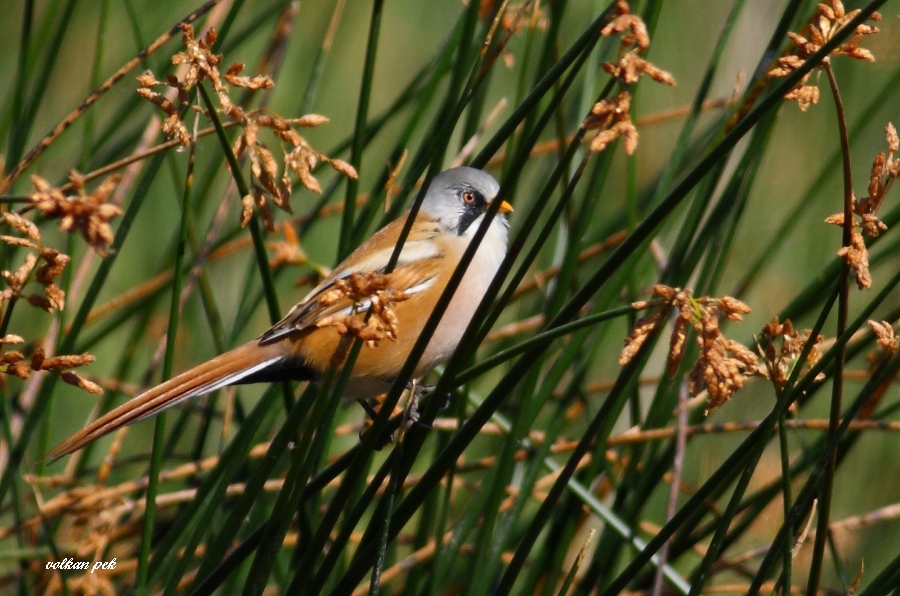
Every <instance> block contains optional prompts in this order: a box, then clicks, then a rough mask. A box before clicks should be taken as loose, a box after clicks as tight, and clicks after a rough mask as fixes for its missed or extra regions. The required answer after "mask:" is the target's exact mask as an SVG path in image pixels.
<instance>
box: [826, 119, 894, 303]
mask: <svg viewBox="0 0 900 596" xmlns="http://www.w3.org/2000/svg"><path fill="white" fill-rule="evenodd" d="M885 140H886V141H887V145H888V151H887V155H885V153H884V152H881V153H879V154H878V155H876V156H875V159H874V160H873V162H872V171H871V173H870V175H869V187H868V191H869V194H868V196H865V197H863V198H861V199H857V198H856V195H853V197H852V202H853V205H852V211H853V213H854V214H855V215H856V216H858V217H859V221H856V220H855V219H854V220H853V222H852V223H851V226H852V228H853V229H852V231H851V233H850V245H849V246H844V247H841V249H840V250H839V251H838V253H837V254H838V256H840V257H842V258H843V259H844V260H846V261H847V263H848V264H849V265H850V267H851V268H852V269H853V271H854V273H855V274H856V284H857V286H859V289H861V290H862V289H868V288H870V287H872V276H871V274H870V273H869V252H868V249H867V248H866V241H865V238H864V237H863V233H865V234H867V235H869V236H870V237H872V238H875V237H877V236H878V235H879V234H880V233H881V232H883V231H885V230H887V225H886V224H885V223H884V222H883V221H881V220H880V219H878V211H879V210H880V209H881V206H882V204H884V198H885V196H886V195H887V193H888V191H889V190H890V189H891V186H893V183H894V180H896V179H897V178H898V177H900V159H897V158H895V155H896V154H897V153H898V152H900V139H898V136H897V130H896V129H895V128H894V125H893V124H891V123H888V125H887V127H886V128H885ZM825 223H827V224H832V225H836V226H840V227H843V225H844V214H843V213H835V214H834V215H830V216H828V217H827V218H825ZM860 230H861V231H860Z"/></svg>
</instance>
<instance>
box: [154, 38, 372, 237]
mask: <svg viewBox="0 0 900 596" xmlns="http://www.w3.org/2000/svg"><path fill="white" fill-rule="evenodd" d="M182 30H183V36H182V39H183V41H184V46H185V50H184V51H182V52H179V53H178V54H175V56H173V57H172V62H173V63H174V64H184V65H186V67H187V69H186V73H185V74H184V75H183V77H182V79H181V80H179V79H178V78H176V77H174V76H169V77H167V78H166V80H165V81H159V80H157V79H156V77H154V76H153V74H152V73H144V74H142V75H140V76H139V77H138V83H139V84H140V85H141V88H140V89H138V93H139V94H140V95H141V96H142V97H144V98H146V99H147V100H149V101H150V102H152V103H153V104H155V105H157V106H158V107H159V108H160V109H162V110H163V111H164V112H165V113H166V118H165V120H164V121H163V124H162V127H163V131H164V132H165V133H166V135H168V136H169V137H170V138H177V139H178V140H179V142H180V143H181V144H182V145H185V146H187V145H189V144H190V143H191V136H190V134H189V133H188V129H187V127H186V126H185V125H184V123H183V122H182V121H181V119H180V116H179V110H178V107H177V106H176V105H175V104H173V103H172V101H170V100H169V99H168V98H167V97H166V96H164V95H163V94H162V93H159V92H157V91H154V90H153V89H152V87H155V86H157V85H164V86H168V87H170V88H171V89H172V90H174V91H176V92H177V96H178V98H179V102H180V103H181V104H182V105H187V102H188V98H189V95H188V93H187V92H188V91H189V90H190V89H191V88H192V87H193V86H195V85H197V84H199V83H201V82H202V81H203V80H206V79H208V80H209V81H210V83H211V84H212V86H213V89H214V90H215V92H216V96H217V97H218V100H219V110H217V111H220V112H221V113H222V114H224V115H225V116H227V117H228V118H230V119H231V120H232V122H233V123H236V124H237V125H238V126H240V127H241V129H242V131H243V132H242V133H241V135H240V136H239V137H238V138H237V140H236V141H235V142H234V145H233V147H232V150H233V152H234V154H235V156H236V157H238V158H240V157H243V156H245V155H246V156H248V157H249V158H250V173H251V183H252V185H253V188H252V190H251V193H250V194H248V195H247V196H245V197H242V199H241V225H242V226H246V225H247V223H248V222H249V221H250V218H251V217H252V216H253V212H254V208H255V209H258V210H259V212H260V216H261V218H262V221H263V224H264V225H265V227H266V229H267V230H269V231H273V230H274V219H273V217H272V212H271V209H270V208H269V205H268V199H269V198H271V201H272V202H273V203H274V204H275V205H276V206H277V207H279V208H281V209H283V210H284V211H287V212H288V213H292V209H291V203H290V198H291V192H292V182H291V177H290V173H291V172H293V173H294V174H296V175H297V177H298V179H299V181H300V183H301V184H302V185H303V186H304V187H306V188H307V189H309V190H311V191H312V192H315V193H321V192H322V187H321V185H320V184H319V181H318V180H317V179H316V178H315V176H313V174H312V171H313V169H314V168H315V167H316V165H318V163H319V162H325V163H327V164H329V165H330V166H331V167H332V168H333V169H334V170H336V171H337V172H339V173H340V174H343V175H344V176H347V177H350V178H354V179H355V178H356V177H357V174H356V170H355V169H354V168H353V166H351V165H350V164H348V163H347V162H344V161H342V160H340V159H333V158H330V157H328V156H326V155H324V154H322V153H320V152H318V151H316V150H315V149H313V148H312V147H311V146H310V145H309V144H308V143H307V142H306V140H305V139H304V138H303V136H302V135H301V134H300V133H299V132H298V131H297V128H298V127H300V128H308V127H312V126H319V125H320V124H324V123H325V122H328V119H327V118H326V117H324V116H320V115H318V114H308V115H306V116H302V117H300V118H284V117H282V116H280V115H279V114H277V113H275V112H273V111H271V110H263V109H259V110H249V111H247V110H244V109H243V108H241V107H240V106H238V105H236V104H235V103H234V102H232V100H231V98H230V96H229V86H231V87H234V88H240V89H250V90H253V91H258V90H263V89H271V88H273V87H274V86H275V83H274V81H272V79H271V78H270V77H269V76H266V75H257V76H254V77H248V76H244V75H241V74H240V73H241V72H243V70H244V68H245V66H244V65H243V64H241V63H239V62H238V63H234V64H232V65H231V66H230V67H229V68H228V70H227V71H226V72H225V74H224V75H223V74H221V73H220V72H219V68H218V67H219V65H221V63H222V56H221V55H220V54H214V53H213V52H212V50H211V49H210V48H211V47H212V44H213V43H214V42H215V39H216V34H215V31H214V30H212V29H210V30H209V32H207V34H206V35H205V36H204V37H203V38H202V39H196V38H195V35H194V30H193V27H191V25H182ZM198 111H200V112H201V113H204V114H206V115H207V116H209V114H208V113H206V112H205V111H203V110H198ZM261 129H268V130H270V131H271V132H272V134H274V136H275V137H276V138H277V139H278V140H279V142H280V143H286V144H288V145H289V146H290V149H288V150H286V149H285V148H284V146H282V148H281V153H282V155H283V166H279V161H278V160H277V159H276V157H275V153H277V151H275V152H273V151H272V150H271V149H270V148H269V147H267V146H266V145H265V144H264V143H263V142H262V141H260V139H259V133H260V130H261ZM279 170H281V174H280V175H279Z"/></svg>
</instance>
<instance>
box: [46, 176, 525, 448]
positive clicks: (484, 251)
mask: <svg viewBox="0 0 900 596" xmlns="http://www.w3.org/2000/svg"><path fill="white" fill-rule="evenodd" d="M499 191H500V185H499V184H498V182H497V181H496V180H495V179H494V178H493V177H492V176H491V175H490V174H488V173H487V172H484V171H482V170H479V169H475V168H471V167H467V166H460V167H456V168H452V169H449V170H445V171H443V172H441V173H440V174H438V175H436V176H435V177H434V179H433V180H432V182H431V184H430V185H429V187H428V189H427V191H426V193H425V196H424V198H423V200H422V202H421V207H420V209H419V211H418V213H417V214H416V216H415V219H414V221H413V224H412V227H411V228H410V231H409V234H408V236H407V238H406V240H405V242H404V243H403V246H402V249H401V251H400V255H399V258H398V259H397V261H396V265H395V267H394V268H393V270H391V271H390V272H387V266H388V264H389V261H390V258H391V255H392V253H393V252H394V250H395V247H396V245H397V244H398V242H399V239H400V236H401V231H402V229H403V227H404V224H405V223H406V221H407V216H408V215H409V212H407V213H406V214H404V215H401V216H400V217H399V218H398V219H396V220H394V221H393V222H391V223H389V224H387V225H386V226H384V227H383V228H381V229H380V230H378V231H377V232H375V233H374V234H373V235H372V236H370V237H369V239H368V240H366V241H365V242H363V243H362V244H361V245H360V246H359V247H358V248H357V249H356V250H354V251H353V252H352V253H351V254H350V255H349V256H348V257H347V258H346V259H345V260H344V261H343V262H341V263H340V264H339V265H338V266H337V267H336V268H335V269H334V270H333V271H332V272H331V274H330V275H328V276H327V277H326V278H325V279H324V280H323V281H322V282H321V283H320V284H319V285H318V286H316V287H315V288H314V289H313V290H312V291H311V292H309V294H307V295H306V297H304V298H303V299H302V300H301V301H300V302H298V303H297V304H296V305H295V306H294V307H293V308H291V309H290V311H289V312H288V313H287V314H286V315H285V316H284V318H282V319H281V320H280V321H279V322H278V323H276V324H275V325H273V326H272V327H270V328H269V329H268V330H266V331H265V332H264V333H263V334H262V335H260V336H259V337H257V338H256V339H255V340H253V341H250V342H249V343H245V344H243V345H241V346H238V347H237V348H234V349H232V350H230V351H228V352H225V353H223V354H220V355H219V356H216V357H215V358H212V359H211V360H209V361H207V362H204V363H203V364H200V365H198V366H196V367H194V368H191V369H190V370H187V371H185V372H183V373H181V374H179V375H177V376H175V377H172V378H171V379H169V380H167V381H165V382H163V383H161V384H159V385H157V386H155V387H153V388H152V389H149V390H147V391H145V392H143V393H141V394H140V395H138V396H136V397H134V398H133V399H131V400H129V401H127V402H125V403H124V404H122V405H120V406H118V407H117V408H115V409H113V410H111V411H110V412H108V413H107V414H105V415H103V416H101V417H100V418H98V419H97V420H95V421H94V422H92V423H90V424H89V425H87V426H86V427H85V428H83V429H82V430H80V431H78V432H77V433H75V434H73V435H72V436H71V437H69V438H68V439H66V440H64V441H63V442H61V443H60V444H59V445H57V446H56V447H54V448H53V449H52V450H51V451H50V453H49V454H48V455H47V459H48V460H49V461H51V462H53V461H56V460H58V459H60V458H62V457H64V456H65V455H68V454H70V453H73V452H75V451H78V450H79V449H81V448H82V447H84V446H85V445H87V444H88V443H91V442H92V441H94V440H96V439H98V438H100V437H102V436H104V435H106V434H108V433H111V432H113V431H114V430H117V429H118V428H120V427H123V426H126V425H129V424H132V423H134V422H137V421H139V420H143V419H146V418H149V417H151V416H154V415H156V414H158V413H159V412H161V411H163V410H165V409H167V408H170V407H172V406H174V405H176V404H178V403H180V402H182V401H184V400H186V399H190V398H193V397H199V396H201V395H205V394H208V393H211V392H213V391H216V390H218V389H221V388H223V387H225V386H228V385H237V384H246V383H262V382H269V383H272V382H277V381H284V380H294V381H313V382H315V381H316V380H319V379H321V377H322V376H323V375H324V374H325V372H326V371H327V370H328V369H329V367H333V366H335V365H336V364H340V361H339V360H336V358H337V357H338V356H340V350H341V349H343V350H344V352H346V345H347V343H348V342H347V341H346V340H345V339H344V338H345V337H346V335H347V333H348V331H347V330H348V328H350V327H352V328H354V329H356V330H357V331H358V332H359V330H360V329H363V333H361V334H359V337H360V338H361V339H364V340H367V341H366V343H367V345H364V346H363V347H362V348H361V349H360V351H359V353H358V355H357V359H356V361H355V364H354V366H353V369H352V371H351V373H350V379H349V382H348V385H347V387H346V390H345V396H344V397H345V398H347V399H354V398H355V399H362V398H367V397H372V396H375V395H378V394H380V393H383V392H385V391H386V390H387V389H388V388H389V387H390V385H391V384H392V383H393V381H394V380H395V379H396V377H397V376H399V373H400V371H401V368H402V367H403V365H404V364H405V362H406V359H407V357H408V355H409V354H410V351H411V350H412V347H413V345H414V344H415V343H416V340H417V339H418V337H419V335H420V334H421V332H422V329H423V327H424V326H425V323H426V322H427V320H428V318H429V316H430V315H431V313H432V312H433V310H434V307H435V306H436V304H437V302H438V299H439V298H440V296H441V294H442V293H443V291H444V288H446V287H447V283H448V282H449V280H450V278H451V276H452V275H453V272H454V271H455V269H456V267H457V265H458V264H459V262H460V260H461V258H462V256H463V253H464V252H465V250H466V248H467V247H468V246H469V244H470V242H471V241H472V239H473V237H474V236H475V234H476V231H477V230H478V229H479V226H480V224H481V222H482V220H483V219H484V217H485V216H486V214H487V213H488V209H489V208H490V206H491V204H492V202H493V201H494V200H495V199H497V197H498V193H499ZM512 210H513V208H512V206H511V205H510V204H509V203H508V202H506V201H505V200H501V202H500V205H499V206H498V207H497V209H496V214H495V216H494V218H493V219H492V220H491V223H490V226H489V227H488V229H487V233H486V234H485V236H484V237H483V238H482V240H481V243H480V244H479V245H478V248H477V250H476V251H475V254H474V257H473V259H472V261H471V262H470V264H469V266H468V268H467V270H466V272H465V274H464V276H463V278H462V280H461V281H460V283H459V285H458V287H457V288H456V290H455V292H454V294H453V297H452V298H451V300H450V302H449V305H448V306H447V309H446V310H445V312H444V314H443V316H442V318H441V320H440V322H439V324H438V326H437V328H436V330H435V332H434V333H433V335H432V337H431V339H430V340H429V341H428V345H427V347H426V348H425V351H424V353H423V354H422V356H421V358H420V359H419V361H418V364H417V366H416V368H415V372H414V373H413V378H414V379H418V378H421V377H423V376H424V375H425V374H427V373H428V372H429V371H431V370H432V369H434V368H435V367H436V366H438V365H439V364H441V363H443V362H446V361H447V360H448V359H449V358H450V356H451V355H452V354H453V351H454V350H455V349H456V347H457V345H458V344H459V342H460V339H461V338H462V335H463V333H464V332H465V329H466V327H467V326H468V324H469V321H470V320H471V318H472V315H473V313H474V310H475V308H476V307H477V306H478V304H479V302H480V301H481V299H482V297H483V296H484V295H485V293H486V291H487V289H488V286H489V285H490V283H491V281H492V280H493V278H494V276H495V275H496V273H497V271H498V270H499V268H500V264H501V262H502V261H503V258H504V257H505V256H506V250H507V238H508V227H509V224H508V221H507V219H506V216H505V214H506V213H509V212H511V211H512ZM367 285H368V286H370V288H369V290H368V292H369V293H368V294H367V295H366V293H365V292H366V288H365V286H367ZM360 292H362V296H361V295H360ZM373 305H374V306H373ZM369 311H371V312H369ZM385 311H388V312H385ZM367 313H368V315H369V319H376V321H375V323H376V325H375V326H374V327H373V325H372V324H371V323H370V324H369V326H368V327H367V325H366V324H367V322H368V320H367V319H366V315H367ZM378 325H380V328H379V327H378ZM372 329H375V330H376V331H379V330H380V333H375V334H374V335H375V337H372V334H371V333H370V334H369V335H368V336H366V335H364V332H365V331H366V330H369V331H372Z"/></svg>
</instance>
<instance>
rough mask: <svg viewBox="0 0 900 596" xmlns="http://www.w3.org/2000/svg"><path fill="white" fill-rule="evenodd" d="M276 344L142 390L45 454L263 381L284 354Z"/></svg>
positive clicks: (254, 345) (241, 350)
mask: <svg viewBox="0 0 900 596" xmlns="http://www.w3.org/2000/svg"><path fill="white" fill-rule="evenodd" d="M283 355H284V354H283V351H282V348H281V346H279V345H278V344H277V343H275V344H268V345H260V344H259V343H258V342H256V341H253V342H250V343H248V344H244V345H243V346H240V347H238V348H235V349H233V350H231V351H229V352H225V353H224V354H221V355H220V356H216V357H215V358H213V359H212V360H209V361H208V362H204V363H203V364H201V365H199V366H197V367H195V368H192V369H190V370H188V371H186V372H183V373H181V374H180V375H178V376H176V377H173V378H171V379H169V380H168V381H166V382H164V383H162V384H160V385H157V386H156V387H154V388H153V389H150V390H148V391H145V392H144V393H142V394H140V395H138V396H137V397H135V398H134V399H132V400H130V401H128V402H126V403H124V404H122V405H121V406H119V407H118V408H116V409H115V410H112V411H111V412H109V413H107V414H105V415H103V416H101V417H100V418H98V419H97V420H95V421H94V422H92V423H91V424H89V425H88V426H86V427H85V428H83V429H81V430H80V431H78V432H77V433H75V434H74V435H72V436H71V437H69V438H68V439H66V440H65V441H63V442H62V443H60V444H59V445H57V446H56V447H54V448H53V450H52V451H51V452H50V453H49V454H48V455H47V459H48V460H49V461H51V462H54V461H56V460H58V459H59V458H61V457H63V456H64V455H68V454H69V453H73V452H75V451H78V450H79V449H81V448H82V447H84V446H85V445H87V444H88V443H90V442H91V441H94V440H95V439H99V438H100V437H102V436H103V435H105V434H108V433H111V432H112V431H114V430H116V429H118V428H121V427H123V426H126V425H128V424H131V423H133V422H137V421H138V420H142V419H144V418H147V417H149V416H153V415H154V414H158V413H159V412H162V411H163V410H165V409H166V408H171V407H172V406H174V405H175V404H177V403H179V402H182V401H184V400H186V399H189V398H192V397H197V396H200V395H205V394H207V393H211V392H212V391H215V390H217V389H221V388H222V387H225V386H226V385H233V384H235V383H240V382H241V381H244V380H246V381H250V380H251V379H248V377H254V378H253V379H252V380H253V381H256V380H264V378H265V373H264V371H265V370H266V369H267V368H269V367H275V368H277V367H278V364H279V363H281V360H282V357H283Z"/></svg>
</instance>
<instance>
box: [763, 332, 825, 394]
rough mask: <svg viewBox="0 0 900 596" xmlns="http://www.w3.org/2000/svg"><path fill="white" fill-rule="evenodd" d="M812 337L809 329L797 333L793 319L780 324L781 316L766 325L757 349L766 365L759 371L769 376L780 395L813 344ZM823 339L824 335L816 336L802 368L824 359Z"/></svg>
mask: <svg viewBox="0 0 900 596" xmlns="http://www.w3.org/2000/svg"><path fill="white" fill-rule="evenodd" d="M811 334H812V331H811V330H809V329H804V330H803V331H796V330H795V329H794V326H793V324H792V323H791V321H790V320H787V321H785V322H784V323H781V322H779V321H778V317H775V318H774V319H772V321H771V322H769V323H766V325H765V326H763V329H762V333H761V334H760V338H759V346H760V347H759V348H758V349H759V352H760V355H761V356H762V359H763V366H762V367H760V369H759V372H760V374H762V375H764V376H766V377H768V379H769V380H770V381H772V384H773V385H775V388H776V389H777V390H778V391H779V392H780V391H781V390H782V389H784V386H785V385H786V384H787V381H788V379H789V378H790V376H791V373H792V372H793V370H794V368H795V367H796V366H797V364H798V362H797V359H798V358H799V357H800V354H801V353H802V352H803V350H804V348H805V347H806V344H807V343H809V342H810V337H811ZM824 339H825V338H824V337H823V336H821V335H818V336H816V338H815V340H814V341H813V345H812V347H811V348H810V350H809V354H808V355H807V357H806V361H805V362H803V363H800V364H801V366H806V367H807V368H808V367H811V366H813V365H814V364H815V363H816V362H818V361H819V358H820V357H821V353H820V351H819V344H821V343H822V341H823V340H824Z"/></svg>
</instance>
